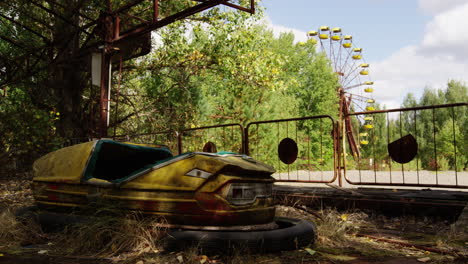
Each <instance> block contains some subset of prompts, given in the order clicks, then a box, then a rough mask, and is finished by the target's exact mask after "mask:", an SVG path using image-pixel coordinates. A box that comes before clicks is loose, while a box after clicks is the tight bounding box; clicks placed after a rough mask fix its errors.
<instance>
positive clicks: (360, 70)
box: [307, 26, 375, 156]
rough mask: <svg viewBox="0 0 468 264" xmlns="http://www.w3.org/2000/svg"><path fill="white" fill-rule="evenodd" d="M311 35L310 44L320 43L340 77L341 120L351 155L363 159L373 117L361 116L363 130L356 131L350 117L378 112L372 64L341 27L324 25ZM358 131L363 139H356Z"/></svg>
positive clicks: (360, 122) (322, 50)
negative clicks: (361, 153)
mask: <svg viewBox="0 0 468 264" xmlns="http://www.w3.org/2000/svg"><path fill="white" fill-rule="evenodd" d="M307 36H308V38H309V41H312V42H313V43H315V44H317V47H318V51H319V52H323V53H325V54H326V56H327V57H328V58H329V60H330V63H331V66H332V68H333V71H334V72H335V73H336V74H337V76H338V80H339V86H338V87H337V95H338V97H339V111H340V120H342V122H343V126H344V128H345V133H346V138H347V139H348V142H349V146H350V150H351V153H352V154H353V156H360V148H361V146H362V145H367V144H369V130H371V129H373V128H374V124H373V117H372V116H362V117H361V116H360V117H359V119H358V123H359V126H361V129H356V130H355V129H353V126H355V124H354V125H353V122H352V120H351V118H350V117H349V116H348V115H347V114H349V113H351V112H365V111H374V110H375V105H374V104H375V100H374V99H373V96H372V93H373V92H374V88H373V84H374V82H373V81H372V79H371V78H370V75H369V69H370V67H369V66H370V65H369V63H366V61H365V60H364V57H363V50H362V48H359V47H355V46H354V44H353V37H352V36H351V35H345V34H343V33H342V30H341V28H330V27H328V26H322V27H320V28H319V29H318V30H316V31H315V30H312V31H309V32H308V33H307ZM354 123H356V122H354ZM357 131H361V132H360V133H359V134H358V135H359V140H356V138H355V134H356V133H358V132H357Z"/></svg>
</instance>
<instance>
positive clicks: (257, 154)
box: [245, 115, 339, 183]
mask: <svg viewBox="0 0 468 264" xmlns="http://www.w3.org/2000/svg"><path fill="white" fill-rule="evenodd" d="M336 131H337V127H336V122H335V121H334V120H333V118H332V117H330V116H325V115H323V116H313V117H302V118H291V119H280V120H268V121H260V122H252V123H250V124H248V125H247V126H246V129H245V139H246V142H245V146H246V147H245V148H246V153H247V154H248V155H250V156H252V157H253V158H255V159H256V160H258V161H262V162H265V163H267V164H270V165H273V166H274V167H275V169H276V171H277V172H276V173H275V174H274V177H275V178H276V179H277V181H289V182H314V183H331V182H333V181H335V180H336V178H337V176H338V173H339V171H337V170H336V169H335V168H336V167H337V166H338V164H337V162H338V159H337V158H336V157H337V156H336V154H337V152H336V147H337V138H336V135H337V134H336Z"/></svg>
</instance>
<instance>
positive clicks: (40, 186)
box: [33, 140, 275, 229]
mask: <svg viewBox="0 0 468 264" xmlns="http://www.w3.org/2000/svg"><path fill="white" fill-rule="evenodd" d="M273 172H274V169H273V168H272V167H270V166H268V165H265V164H263V163H260V162H257V161H255V160H253V159H252V158H251V157H248V156H246V155H238V154H233V153H216V154H213V153H203V152H200V153H198V152H191V153H185V154H182V155H179V156H173V155H172V154H171V152H170V151H169V149H168V148H167V147H164V146H148V145H138V144H131V143H120V142H115V141H112V140H99V141H94V142H88V143H83V144H78V145H74V146H71V147H67V148H63V149H60V150H58V151H55V152H52V153H49V154H47V155H45V156H44V157H42V158H40V159H39V160H37V161H36V162H35V164H34V179H33V193H34V198H35V201H36V203H37V205H38V206H39V207H40V208H44V209H47V210H51V211H63V210H66V209H77V208H80V207H85V206H87V205H89V204H90V203H92V202H96V201H102V202H109V203H111V204H114V205H118V207H119V208H121V209H122V210H129V211H138V212H141V213H143V214H150V215H158V216H162V217H164V218H165V219H166V221H167V223H168V225H169V226H180V227H184V226H185V227H200V228H204V229H210V228H211V229H213V228H214V229H223V228H226V229H233V228H236V227H238V228H240V229H242V228H243V226H249V228H254V229H256V228H267V226H268V225H271V223H272V222H273V219H274V215H275V208H274V206H273V203H272V197H271V195H272V193H271V192H272V184H273V181H274V179H273V178H272V177H271V174H272V173H273Z"/></svg>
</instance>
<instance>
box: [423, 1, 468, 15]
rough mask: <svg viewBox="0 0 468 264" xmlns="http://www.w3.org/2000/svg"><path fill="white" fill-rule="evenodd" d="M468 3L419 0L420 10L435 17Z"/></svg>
mask: <svg viewBox="0 0 468 264" xmlns="http://www.w3.org/2000/svg"><path fill="white" fill-rule="evenodd" d="M466 3H468V0H419V8H420V9H421V10H423V12H424V13H426V14H429V15H435V14H439V13H442V12H445V11H447V10H450V9H453V8H456V7H457V6H459V5H462V4H466Z"/></svg>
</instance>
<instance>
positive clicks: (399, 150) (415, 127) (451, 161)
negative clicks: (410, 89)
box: [344, 103, 468, 189]
mask: <svg viewBox="0 0 468 264" xmlns="http://www.w3.org/2000/svg"><path fill="white" fill-rule="evenodd" d="M467 108H468V104H467V103H458V104H445V105H434V106H423V107H413V108H399V109H390V110H381V111H371V112H359V113H351V114H349V116H350V117H351V118H354V119H355V122H359V121H358V120H362V119H363V117H364V116H372V117H373V120H374V121H373V123H374V128H373V129H367V130H365V129H364V128H360V131H359V133H357V135H358V136H359V135H360V134H362V133H368V135H367V137H368V138H369V140H368V144H366V145H361V146H360V152H361V155H360V157H354V159H353V158H351V157H349V156H348V157H347V158H346V159H345V161H344V162H345V166H344V167H345V169H344V178H345V180H346V181H347V182H348V183H349V184H353V185H382V186H417V187H441V188H442V187H443V188H460V189H463V188H468V172H467V171H466V169H467V168H466V166H467V165H468V153H467V150H468V145H467V144H468V143H467V138H468V136H467V134H466V132H467V128H468V112H467V110H468V109H467ZM358 141H359V139H358ZM346 153H349V151H348V150H347V151H346Z"/></svg>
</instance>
